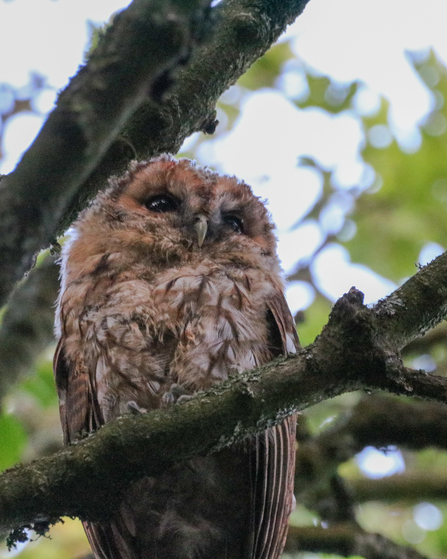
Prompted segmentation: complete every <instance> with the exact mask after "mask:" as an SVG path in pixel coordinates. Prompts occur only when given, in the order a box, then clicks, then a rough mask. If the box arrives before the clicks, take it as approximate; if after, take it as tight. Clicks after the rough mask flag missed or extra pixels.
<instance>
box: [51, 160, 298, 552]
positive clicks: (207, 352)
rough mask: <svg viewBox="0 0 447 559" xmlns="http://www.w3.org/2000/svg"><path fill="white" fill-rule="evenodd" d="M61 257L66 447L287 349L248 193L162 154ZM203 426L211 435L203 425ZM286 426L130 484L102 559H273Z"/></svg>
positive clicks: (291, 449) (120, 182) (282, 500)
mask: <svg viewBox="0 0 447 559" xmlns="http://www.w3.org/2000/svg"><path fill="white" fill-rule="evenodd" d="M110 184H111V185H110V188H109V189H108V190H106V191H105V192H103V193H100V194H99V195H98V197H97V198H96V200H95V201H94V202H93V203H92V205H91V206H90V207H89V208H87V209H86V210H84V212H83V213H82V214H81V215H80V217H79V219H78V221H77V222H76V223H75V224H74V230H73V234H72V236H71V240H70V241H69V242H68V243H67V244H66V246H65V247H64V251H63V256H62V288H61V293H60V296H59V301H58V308H57V319H56V322H57V330H58V333H59V336H60V341H59V344H58V349H57V352H56V356H55V375H56V383H57V388H58V392H59V398H60V413H61V421H62V427H63V431H64V439H65V443H66V444H69V443H70V442H72V441H73V440H75V439H76V438H77V437H79V436H80V435H82V434H83V433H86V432H87V433H88V432H91V431H94V430H95V429H97V428H98V427H100V426H101V425H103V424H104V423H106V422H108V421H111V420H113V419H114V418H115V417H117V416H119V415H122V414H125V413H128V412H129V410H132V409H134V410H135V409H137V410H139V411H144V410H150V409H154V408H159V407H161V406H163V405H166V404H169V402H172V401H175V399H176V397H177V396H178V394H179V393H186V394H191V393H194V392H197V391H199V390H206V389H207V388H209V387H211V386H212V385H213V384H215V383H216V382H219V381H222V380H224V379H227V378H228V377H229V376H231V375H236V374H238V373H241V372H243V371H246V370H248V369H252V368H254V367H258V366H260V365H263V364H265V363H267V362H268V361H270V360H272V359H273V358H275V357H276V356H279V355H285V354H287V353H290V352H295V351H296V348H297V347H298V337H297V334H296V330H295V326H294V323H293V319H292V316H291V314H290V311H289V309H288V307H287V304H286V301H285V298H284V294H283V289H284V286H283V282H282V280H281V272H280V266H279V263H278V257H277V255H276V239H275V236H274V234H273V225H272V223H271V222H270V220H269V217H268V214H267V211H266V209H265V207H264V205H263V204H262V203H261V201H260V200H259V199H258V198H256V197H255V196H254V195H253V193H252V192H251V189H250V187H249V186H247V185H246V184H244V183H243V182H240V181H238V180H237V179H236V178H234V177H228V176H220V175H218V174H217V173H215V172H212V171H210V170H208V169H203V168H200V167H198V166H196V165H195V164H194V163H192V162H191V161H189V160H186V159H181V160H178V161H177V160H175V159H174V158H172V157H171V156H167V155H163V156H161V157H157V158H155V159H152V160H151V161H149V162H141V163H137V162H134V163H132V164H131V166H130V168H129V170H128V172H127V173H126V174H125V175H124V176H123V177H121V178H112V179H111V180H110ZM210 429H212V426H210ZM294 455H295V417H294V416H292V417H289V418H288V419H286V420H285V421H284V422H283V423H282V424H280V425H278V426H276V427H272V428H270V429H269V430H268V431H266V432H265V433H263V434H261V435H258V436H256V437H255V436H253V437H249V438H248V439H247V440H246V441H244V443H241V444H237V445H235V446H234V447H232V448H230V449H226V450H223V451H221V452H218V453H216V454H213V455H210V456H206V457H204V456H199V457H197V458H194V459H193V460H191V461H190V462H189V463H188V464H187V465H182V466H178V467H176V468H172V469H170V470H168V471H166V472H165V473H164V474H163V475H161V476H159V477H157V478H149V477H146V478H144V479H142V480H140V481H138V482H134V483H133V484H132V485H131V486H130V487H129V489H128V490H127V492H126V493H125V495H124V496H123V501H122V503H121V506H120V507H119V508H118V510H117V511H116V512H115V513H114V515H113V517H112V518H111V520H110V521H108V522H84V527H85V530H86V533H87V536H88V539H89V541H90V544H91V546H92V548H93V551H94V553H95V555H96V557H97V558H98V559H202V558H204V559H205V558H206V559H277V558H278V557H279V556H280V555H281V552H282V549H283V546H284V541H285V537H286V532H287V522H288V517H289V514H290V511H291V509H292V499H293V495H292V491H293V473H294Z"/></svg>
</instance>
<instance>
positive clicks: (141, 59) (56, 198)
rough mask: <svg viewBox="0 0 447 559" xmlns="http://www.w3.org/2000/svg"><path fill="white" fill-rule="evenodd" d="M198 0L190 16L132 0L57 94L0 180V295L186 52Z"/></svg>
mask: <svg viewBox="0 0 447 559" xmlns="http://www.w3.org/2000/svg"><path fill="white" fill-rule="evenodd" d="M200 2H201V0H196V2H192V1H190V2H188V3H187V4H188V6H187V7H188V8H189V11H190V15H188V13H187V10H185V7H184V4H185V3H184V2H183V3H182V2H181V1H175V0H174V1H171V2H165V1H164V0H134V2H132V4H131V5H130V6H129V8H128V9H127V10H125V11H124V12H122V13H121V14H119V15H118V16H117V17H116V18H115V23H114V25H113V26H112V27H110V28H109V29H108V31H107V33H106V34H105V36H104V37H103V40H102V41H100V44H99V45H98V48H97V49H96V50H95V51H94V53H93V55H92V56H91V58H90V60H89V62H88V64H87V65H86V66H84V67H82V68H81V69H80V71H79V72H78V74H77V75H76V76H75V77H74V78H73V79H72V80H71V82H70V84H69V86H68V87H67V88H66V89H65V91H63V92H62V94H61V95H60V96H59V99H58V102H57V107H56V109H55V110H54V111H53V112H52V113H51V114H50V116H49V117H48V119H47V121H46V123H45V125H44V126H43V128H42V130H41V132H40V133H39V135H38V137H37V139H36V140H35V141H34V143H33V145H32V146H31V147H30V149H29V150H28V151H27V152H26V153H25V155H24V157H23V159H22V161H21V162H20V164H19V166H18V167H17V168H16V170H15V171H14V172H13V173H11V174H10V175H8V176H7V177H6V178H4V179H3V180H2V182H1V196H2V206H1V210H0V238H1V239H2V246H1V254H2V258H1V261H2V270H1V276H0V279H1V283H0V286H1V289H0V300H1V301H3V302H4V300H5V296H6V294H7V292H8V291H9V290H10V288H11V284H12V282H13V281H14V280H17V279H19V278H20V277H21V275H23V273H24V272H25V271H26V270H27V269H28V268H29V267H30V266H31V264H32V258H33V256H34V254H35V253H36V252H37V251H38V250H39V249H41V248H43V247H44V246H45V245H48V243H49V242H50V241H51V240H52V239H53V238H54V237H55V233H56V227H57V224H58V221H59V220H60V218H61V217H62V215H63V211H64V209H65V208H66V206H67V204H68V203H69V202H70V200H71V199H72V198H73V196H74V194H75V192H76V190H77V187H78V185H79V184H82V182H83V181H84V180H86V179H87V178H88V176H89V175H90V174H91V172H92V171H93V169H94V168H95V166H96V165H97V164H98V163H99V161H100V159H101V158H102V156H103V155H104V153H105V152H106V150H107V148H108V147H109V145H110V144H111V142H112V140H113V138H114V137H115V136H116V135H117V133H118V132H119V130H120V129H121V128H122V126H123V124H124V123H125V122H126V121H127V120H128V118H129V117H130V115H131V114H132V113H133V112H134V111H135V110H136V109H137V108H138V107H139V106H140V105H141V104H142V103H143V101H144V100H145V99H146V98H147V96H148V92H150V91H151V89H152V88H153V86H154V84H155V82H156V80H157V78H158V77H159V76H160V75H161V74H162V73H163V72H164V71H166V70H167V69H170V68H173V67H175V66H176V65H178V64H179V63H180V62H181V60H182V59H183V58H184V57H185V56H186V54H187V52H188V49H189V46H190V43H191V16H195V15H196V14H195V10H196V9H197V7H198V5H199V4H200ZM117 84H121V87H117Z"/></svg>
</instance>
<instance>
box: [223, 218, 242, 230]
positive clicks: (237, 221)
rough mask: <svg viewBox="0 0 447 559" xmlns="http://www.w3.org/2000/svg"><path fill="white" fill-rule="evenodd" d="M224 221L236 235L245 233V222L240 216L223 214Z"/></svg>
mask: <svg viewBox="0 0 447 559" xmlns="http://www.w3.org/2000/svg"><path fill="white" fill-rule="evenodd" d="M222 221H223V222H224V223H225V225H226V226H227V227H230V229H232V230H233V231H234V232H235V233H244V222H243V221H242V219H241V218H240V217H239V216H237V215H234V214H223V216H222Z"/></svg>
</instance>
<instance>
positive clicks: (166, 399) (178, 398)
mask: <svg viewBox="0 0 447 559" xmlns="http://www.w3.org/2000/svg"><path fill="white" fill-rule="evenodd" d="M192 397H193V393H192V392H191V391H190V390H187V389H186V388H185V387H184V386H182V385H180V384H175V383H174V384H172V385H171V388H170V389H169V390H168V392H165V393H164V394H163V398H162V405H163V406H165V407H169V406H172V405H173V404H181V403H182V402H187V401H188V400H191V398H192Z"/></svg>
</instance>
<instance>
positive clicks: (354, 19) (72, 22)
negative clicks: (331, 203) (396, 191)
mask: <svg viewBox="0 0 447 559" xmlns="http://www.w3.org/2000/svg"><path fill="white" fill-rule="evenodd" d="M128 4H129V1H128V0H10V1H6V0H0V52H2V53H3V56H2V57H1V59H0V83H2V82H3V83H10V84H12V85H14V86H15V87H21V86H24V85H25V84H26V83H27V81H28V76H29V73H30V72H38V73H39V74H41V75H44V76H47V79H48V83H49V84H50V85H51V86H52V87H53V88H54V90H53V91H52V92H48V91H47V92H45V93H43V94H42V95H41V96H40V98H38V100H37V102H36V106H37V108H38V109H39V110H40V111H42V114H41V115H40V116H39V115H35V114H20V115H18V116H17V117H15V118H12V119H10V120H9V121H8V124H7V126H6V130H5V134H4V144H3V146H2V147H3V150H4V152H5V154H6V157H5V159H4V161H3V162H2V164H0V172H3V173H7V172H9V171H11V170H12V169H13V168H14V166H15V165H16V163H17V161H18V159H19V157H20V154H21V153H22V151H23V150H24V149H26V147H27V146H28V145H29V143H30V142H31V141H32V140H33V138H34V137H35V135H36V133H37V132H38V130H39V128H40V126H41V124H42V122H43V120H44V118H45V113H46V111H48V110H49V109H50V108H51V106H52V103H53V101H54V97H55V94H56V91H57V90H58V89H60V88H63V87H64V86H65V85H66V83H67V81H68V78H69V77H70V76H72V75H73V74H74V73H75V72H76V70H77V67H78V65H79V64H81V62H82V57H83V51H84V48H85V44H86V41H87V38H88V26H87V20H91V21H94V22H100V21H104V20H106V19H107V18H108V17H109V16H110V14H111V13H112V12H113V11H115V10H117V9H120V8H122V7H125V6H127V5H128ZM446 22H447V1H446V0H426V1H425V2H420V0H392V1H390V0H361V1H359V0H337V2H334V0H311V1H310V2H309V4H308V6H307V8H306V9H305V12H304V14H303V15H302V16H300V17H299V18H298V20H297V22H296V23H295V24H294V25H292V26H291V27H290V28H289V30H288V32H287V37H293V50H294V52H295V53H296V55H297V57H298V58H299V60H300V61H301V62H303V63H305V64H306V65H308V66H310V67H312V68H314V69H315V70H316V71H318V72H322V73H325V74H327V75H330V76H332V77H333V78H334V79H336V80H338V81H341V82H348V81H352V80H361V81H363V82H364V83H365V84H366V87H364V88H363V89H362V90H361V91H360V93H359V94H358V96H357V98H356V103H357V106H358V107H360V108H361V110H362V111H364V112H367V111H373V110H374V108H377V104H378V99H379V97H378V96H379V95H384V96H386V97H387V98H388V100H389V101H390V104H391V121H392V130H391V131H392V133H393V134H394V136H395V137H396V138H397V139H398V141H399V143H400V145H401V146H402V148H403V149H406V150H407V151H414V150H415V149H417V147H418V145H419V134H418V130H417V126H416V125H417V123H418V122H419V121H420V120H421V119H423V117H424V115H426V114H427V112H428V111H429V109H430V107H432V105H433V102H434V100H433V99H432V98H431V95H430V94H429V92H428V90H427V89H426V88H425V87H424V86H423V85H422V83H421V81H420V80H419V79H418V77H417V76H416V74H415V72H414V70H413V69H412V66H411V65H410V64H409V62H408V59H407V57H406V54H405V52H406V51H407V50H424V49H427V48H429V47H433V48H434V49H435V51H436V53H437V54H438V56H439V57H441V58H442V59H443V60H444V61H446V62H447V33H446V32H445V26H446ZM300 76H301V73H300V67H299V64H295V66H293V65H292V66H291V67H290V68H289V69H288V71H287V72H285V73H284V75H283V76H282V78H281V82H280V83H281V86H282V88H283V90H284V91H286V92H287V93H288V94H290V96H294V95H296V94H297V92H300V91H301V90H303V83H302V79H301V78H300ZM229 94H230V95H231V94H232V95H237V94H238V91H237V88H236V89H235V90H234V91H233V92H232V93H229ZM2 102H5V101H4V100H3V101H2V98H1V95H0V104H1V103H2ZM191 141H193V140H191ZM363 141H364V134H363V131H362V128H361V126H360V122H359V120H358V119H357V118H356V116H355V114H354V113H353V112H352V113H351V112H345V113H343V114H341V115H337V116H330V115H328V114H326V113H324V112H323V111H320V110H317V109H307V110H299V109H297V108H296V107H295V106H294V105H293V104H292V103H291V102H290V101H288V100H287V98H284V97H283V96H282V95H280V94H279V93H278V92H275V91H273V90H261V91H259V92H257V93H254V94H253V95H251V96H249V97H248V98H247V99H246V101H245V102H244V106H243V110H242V116H241V118H240V119H239V120H238V122H237V123H236V126H235V127H234V130H233V131H232V132H231V133H230V134H227V135H224V136H221V137H220V138H219V139H217V140H216V141H215V142H208V143H206V144H204V145H203V147H202V148H201V149H200V151H199V154H198V157H199V162H200V163H203V164H210V165H213V166H214V167H216V168H217V169H218V170H221V171H224V172H226V173H230V174H235V175H237V176H238V177H240V178H243V179H244V180H246V181H247V182H248V183H250V184H251V185H252V186H253V188H254V190H255V192H256V193H257V194H258V195H261V196H263V197H265V198H268V199H269V207H270V210H271V212H272V214H273V217H274V219H275V221H276V223H277V225H278V236H279V241H280V242H279V252H280V256H281V258H282V261H283V266H284V268H285V270H286V271H291V270H292V269H293V266H294V264H295V262H296V260H297V259H298V258H299V259H306V258H308V257H309V256H310V255H311V254H312V252H313V251H314V250H315V249H316V248H317V247H318V246H319V243H320V242H321V232H320V230H319V228H318V227H317V226H316V224H312V223H306V225H305V226H303V227H300V228H298V229H291V227H292V226H293V224H294V223H295V221H296V220H297V217H299V215H303V214H304V213H305V211H306V209H307V208H308V207H309V205H310V204H312V201H314V200H315V198H316V197H318V195H319V192H320V190H321V177H320V176H319V174H318V173H316V172H315V171H313V170H311V169H303V168H298V169H297V168H296V160H297V157H299V156H301V155H307V156H311V157H313V158H315V159H316V160H317V161H318V162H319V163H320V164H321V165H322V166H324V167H325V168H327V169H332V170H334V171H335V177H336V179H337V183H338V186H339V188H340V195H341V196H342V195H343V194H342V193H343V190H344V189H346V188H349V187H352V186H354V185H359V184H360V185H363V186H367V185H368V184H370V182H371V175H372V173H371V170H369V169H367V168H365V165H364V164H363V163H362V161H361V158H360V156H359V147H360V145H361V143H362V142H363ZM347 209H348V208H346V210H347ZM337 211H339V210H337ZM342 219H343V214H340V215H336V213H335V214H330V215H329V216H328V228H332V229H333V230H334V231H335V232H336V231H337V222H340V223H341V221H342ZM440 250H441V247H438V246H431V247H430V250H428V249H427V250H426V253H427V254H429V255H430V257H432V256H433V254H436V253H437V251H438V252H439V251H440ZM328 270H330V272H328ZM314 272H315V276H316V277H317V278H318V281H319V284H320V288H321V289H322V291H324V292H325V293H326V294H327V295H328V296H329V297H330V298H331V299H333V300H335V299H336V298H338V297H339V296H340V295H342V294H343V293H344V292H346V291H347V290H348V289H349V288H350V287H351V285H356V287H358V288H359V289H361V290H362V291H364V292H365V295H366V301H367V302H372V301H375V300H377V299H378V298H380V297H383V296H385V295H386V294H388V293H389V292H390V291H391V290H393V289H394V287H395V286H394V285H393V284H392V283H391V282H389V281H387V280H384V279H383V278H380V277H379V276H377V275H376V274H373V273H371V272H370V271H369V270H368V269H367V268H365V267H364V266H360V265H357V264H352V263H351V262H350V261H349V254H348V253H347V252H346V251H345V250H344V249H343V248H342V247H341V246H340V245H337V244H333V245H331V246H329V247H327V248H326V249H325V250H323V251H321V253H320V255H319V257H318V258H317V260H316V262H315V265H314ZM288 297H289V302H290V305H291V307H292V310H293V311H295V310H297V309H298V308H303V307H306V306H307V305H308V303H309V302H310V300H311V298H312V293H311V292H310V291H309V290H308V289H305V288H304V286H303V285H302V284H299V283H295V284H293V285H291V286H290V287H289V290H288Z"/></svg>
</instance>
